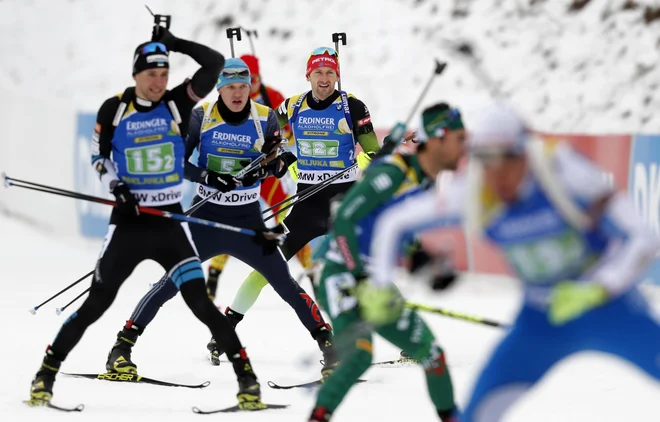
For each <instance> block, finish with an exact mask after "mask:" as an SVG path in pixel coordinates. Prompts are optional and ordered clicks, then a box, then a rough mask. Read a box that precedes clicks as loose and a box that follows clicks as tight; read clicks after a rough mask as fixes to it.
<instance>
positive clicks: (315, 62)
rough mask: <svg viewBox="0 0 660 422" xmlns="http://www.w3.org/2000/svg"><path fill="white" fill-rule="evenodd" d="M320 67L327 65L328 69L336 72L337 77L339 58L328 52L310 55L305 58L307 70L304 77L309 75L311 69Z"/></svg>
mask: <svg viewBox="0 0 660 422" xmlns="http://www.w3.org/2000/svg"><path fill="white" fill-rule="evenodd" d="M320 67H329V68H330V69H332V70H334V71H335V72H337V77H339V60H338V59H337V57H335V56H331V55H330V54H328V53H327V52H326V53H323V54H320V55H316V56H310V57H309V59H308V60H307V71H306V72H305V78H308V77H309V74H310V73H312V70H314V69H318V68H320Z"/></svg>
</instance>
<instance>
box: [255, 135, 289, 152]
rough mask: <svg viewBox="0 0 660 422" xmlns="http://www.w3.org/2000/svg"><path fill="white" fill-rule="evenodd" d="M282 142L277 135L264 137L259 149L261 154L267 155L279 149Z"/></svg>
mask: <svg viewBox="0 0 660 422" xmlns="http://www.w3.org/2000/svg"><path fill="white" fill-rule="evenodd" d="M282 142H284V139H282V137H281V136H280V135H279V134H277V135H266V137H265V138H264V144H263V145H262V147H261V152H262V153H264V154H266V155H268V154H270V153H271V152H273V151H275V150H276V149H277V148H279V146H280V145H282Z"/></svg>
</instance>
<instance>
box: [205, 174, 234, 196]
mask: <svg viewBox="0 0 660 422" xmlns="http://www.w3.org/2000/svg"><path fill="white" fill-rule="evenodd" d="M204 184H206V185H208V186H211V187H214V188H216V189H217V190H219V191H220V192H222V193H225V192H229V191H231V190H234V189H236V186H238V181H237V180H236V179H235V178H234V176H232V175H231V174H226V173H216V172H214V171H209V172H208V173H207V174H206V176H205V177H204Z"/></svg>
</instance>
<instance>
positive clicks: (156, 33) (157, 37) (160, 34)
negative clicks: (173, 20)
mask: <svg viewBox="0 0 660 422" xmlns="http://www.w3.org/2000/svg"><path fill="white" fill-rule="evenodd" d="M151 41H153V42H161V43H163V44H165V47H167V49H168V50H169V51H177V50H176V42H177V41H178V38H177V37H175V36H174V35H172V33H171V32H170V30H169V29H167V28H165V27H164V26H160V25H154V27H153V29H152V30H151Z"/></svg>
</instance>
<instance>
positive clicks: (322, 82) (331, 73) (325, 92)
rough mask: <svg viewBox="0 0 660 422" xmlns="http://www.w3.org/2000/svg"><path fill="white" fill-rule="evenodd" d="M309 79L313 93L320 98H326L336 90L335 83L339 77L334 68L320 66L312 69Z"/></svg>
mask: <svg viewBox="0 0 660 422" xmlns="http://www.w3.org/2000/svg"><path fill="white" fill-rule="evenodd" d="M307 80H308V81H309V82H310V84H311V85H312V94H314V96H315V97H316V98H318V99H319V100H325V99H326V98H328V97H329V96H330V95H331V94H332V93H333V92H335V84H336V83H337V81H338V80H339V77H338V76H337V72H335V70H334V69H331V68H329V67H319V68H317V69H314V70H312V73H310V74H309V77H308V78H307Z"/></svg>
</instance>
